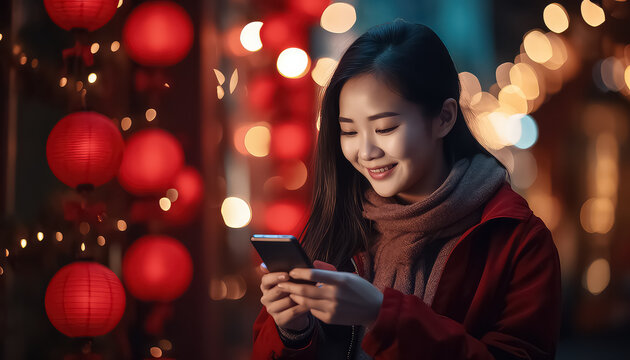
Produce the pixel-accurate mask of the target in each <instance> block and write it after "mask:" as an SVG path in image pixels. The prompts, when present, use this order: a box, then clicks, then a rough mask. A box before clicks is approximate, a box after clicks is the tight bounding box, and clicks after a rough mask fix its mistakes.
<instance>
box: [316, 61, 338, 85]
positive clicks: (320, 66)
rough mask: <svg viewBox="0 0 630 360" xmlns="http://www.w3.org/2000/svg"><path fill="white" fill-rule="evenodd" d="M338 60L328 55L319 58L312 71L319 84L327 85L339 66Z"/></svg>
mask: <svg viewBox="0 0 630 360" xmlns="http://www.w3.org/2000/svg"><path fill="white" fill-rule="evenodd" d="M337 63H338V61H337V60H335V59H331V58H328V57H323V58H320V59H317V61H316V62H315V66H314V67H313V70H312V71H311V77H312V78H313V81H315V82H316V83H317V85H319V86H326V84H328V81H329V80H330V78H331V77H332V74H333V73H334V72H335V69H336V68H337Z"/></svg>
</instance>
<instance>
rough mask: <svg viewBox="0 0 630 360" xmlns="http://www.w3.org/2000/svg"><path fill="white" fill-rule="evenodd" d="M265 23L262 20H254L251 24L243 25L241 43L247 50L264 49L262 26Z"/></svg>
mask: <svg viewBox="0 0 630 360" xmlns="http://www.w3.org/2000/svg"><path fill="white" fill-rule="evenodd" d="M262 26H263V23H262V22H261V21H253V22H250V23H249V24H247V25H245V26H243V30H241V36H240V40H241V45H243V47H244V48H245V49H246V50H247V51H251V52H254V51H258V50H260V49H262V47H263V43H262V41H261V40H260V28H262Z"/></svg>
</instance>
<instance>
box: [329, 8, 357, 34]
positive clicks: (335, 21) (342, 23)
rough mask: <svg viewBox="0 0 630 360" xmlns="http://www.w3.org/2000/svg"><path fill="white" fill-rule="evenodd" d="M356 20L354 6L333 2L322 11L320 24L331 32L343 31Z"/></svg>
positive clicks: (350, 26)
mask: <svg viewBox="0 0 630 360" xmlns="http://www.w3.org/2000/svg"><path fill="white" fill-rule="evenodd" d="M356 21H357V13H356V11H355V10H354V6H352V5H350V4H347V3H342V2H339V3H333V4H330V5H328V7H327V8H326V9H325V10H324V12H323V13H322V17H321V19H320V25H321V26H322V28H324V30H327V31H330V32H332V33H337V34H341V33H344V32H346V31H348V30H350V28H352V26H353V25H354V23H355V22H356Z"/></svg>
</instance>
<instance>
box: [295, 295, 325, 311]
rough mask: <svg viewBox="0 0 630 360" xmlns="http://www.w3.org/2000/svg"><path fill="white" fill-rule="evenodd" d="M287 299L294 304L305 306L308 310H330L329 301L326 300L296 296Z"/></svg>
mask: <svg viewBox="0 0 630 360" xmlns="http://www.w3.org/2000/svg"><path fill="white" fill-rule="evenodd" d="M289 299H291V300H292V301H293V302H294V303H296V304H299V305H304V306H307V307H308V308H309V309H315V310H319V311H327V310H330V308H331V305H330V300H328V299H325V300H322V299H311V298H307V297H304V296H300V295H296V294H291V295H289Z"/></svg>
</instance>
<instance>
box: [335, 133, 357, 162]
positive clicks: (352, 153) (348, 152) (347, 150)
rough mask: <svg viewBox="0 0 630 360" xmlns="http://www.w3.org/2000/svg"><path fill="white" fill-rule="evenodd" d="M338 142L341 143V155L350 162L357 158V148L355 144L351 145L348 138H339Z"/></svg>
mask: <svg viewBox="0 0 630 360" xmlns="http://www.w3.org/2000/svg"><path fill="white" fill-rule="evenodd" d="M339 144H340V145H341V152H342V153H343V156H344V157H345V158H346V159H348V161H350V162H351V163H354V161H355V160H356V158H357V156H356V154H357V150H356V146H354V145H353V142H352V141H351V140H350V139H344V138H341V140H340V141H339Z"/></svg>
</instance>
